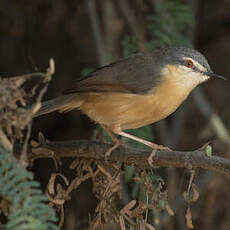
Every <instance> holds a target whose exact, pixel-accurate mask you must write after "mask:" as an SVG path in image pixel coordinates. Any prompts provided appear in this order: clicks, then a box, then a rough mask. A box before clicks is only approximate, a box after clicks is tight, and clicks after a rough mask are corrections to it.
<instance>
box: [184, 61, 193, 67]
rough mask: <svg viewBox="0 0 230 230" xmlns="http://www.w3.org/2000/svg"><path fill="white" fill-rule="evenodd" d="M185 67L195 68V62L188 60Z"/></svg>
mask: <svg viewBox="0 0 230 230" xmlns="http://www.w3.org/2000/svg"><path fill="white" fill-rule="evenodd" d="M184 65H185V66H186V67H188V68H193V62H192V61H191V60H186V61H185V63H184Z"/></svg>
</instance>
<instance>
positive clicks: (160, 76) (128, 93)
mask: <svg viewBox="0 0 230 230" xmlns="http://www.w3.org/2000/svg"><path fill="white" fill-rule="evenodd" d="M213 77H216V78H220V79H224V80H226V78H224V77H222V76H220V75H217V74H215V73H213V72H212V70H211V68H210V66H209V64H208V61H207V60H206V58H205V57H204V56H203V55H202V54H201V53H199V52H198V51H196V50H194V49H191V48H185V47H170V48H161V49H155V50H153V51H152V52H149V53H137V54H134V55H132V56H129V57H128V58H125V59H121V60H119V61H117V62H115V63H112V64H110V65H107V66H103V67H101V68H99V69H97V70H96V71H94V72H92V73H90V74H89V75H88V76H87V77H86V78H84V79H83V80H80V81H78V82H76V84H75V85H74V86H73V88H71V89H68V90H66V91H65V92H64V94H63V95H62V96H59V97H57V98H55V99H52V100H49V101H46V102H44V103H42V106H41V108H40V110H39V111H38V113H37V114H35V117H37V116H40V115H42V114H46V113H50V112H53V111H55V110H59V111H60V112H66V111H70V110H73V109H79V110H80V111H82V113H84V114H86V115H87V116H88V117H89V118H91V119H92V120H93V121H95V122H96V123H98V124H100V125H101V126H102V127H103V128H104V129H105V131H106V132H107V133H108V134H109V135H110V136H111V138H112V140H113V142H114V143H115V145H114V146H113V147H112V148H110V149H109V150H108V151H107V152H106V156H109V155H110V153H111V152H112V151H113V150H114V149H115V148H117V147H118V146H119V145H121V142H120V141H119V140H118V139H117V138H116V137H115V136H114V135H113V133H115V134H118V135H120V136H124V137H127V138H130V139H133V140H135V141H137V142H140V143H142V144H144V145H147V146H149V147H151V148H152V149H153V151H156V150H162V149H168V148H167V147H164V146H161V145H157V144H155V143H152V142H150V141H147V140H144V139H142V138H139V137H136V136H133V135H131V134H128V133H126V132H124V130H127V129H137V128H139V127H142V126H145V125H148V124H152V123H155V122H157V121H160V120H162V119H164V118H166V117H167V116H168V115H170V114H171V113H173V112H174V111H175V110H176V109H177V108H178V107H179V105H180V104H181V103H182V102H183V101H184V100H185V99H186V98H187V97H188V95H189V94H190V92H191V91H192V90H193V89H194V88H195V87H196V86H197V85H199V84H201V83H202V82H205V81H207V80H208V79H210V78H213Z"/></svg>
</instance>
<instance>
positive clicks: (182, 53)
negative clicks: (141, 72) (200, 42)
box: [160, 47, 226, 87]
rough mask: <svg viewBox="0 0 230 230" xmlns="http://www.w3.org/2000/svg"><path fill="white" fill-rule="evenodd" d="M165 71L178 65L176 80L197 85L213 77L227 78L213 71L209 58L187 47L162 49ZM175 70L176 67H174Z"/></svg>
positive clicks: (192, 85)
mask: <svg viewBox="0 0 230 230" xmlns="http://www.w3.org/2000/svg"><path fill="white" fill-rule="evenodd" d="M160 56H161V63H163V65H164V66H163V71H169V70H168V69H169V68H170V67H171V68H172V66H173V67H176V74H175V80H177V81H178V82H181V83H183V84H184V83H186V84H187V85H191V87H195V86H196V85H198V84H200V83H202V82H204V81H207V80H208V79H209V78H211V77H217V78H221V79H224V80H226V78H224V77H222V76H220V75H217V74H215V73H213V72H212V70H211V68H210V66H209V64H208V61H207V59H206V58H205V57H204V56H203V55H202V54H201V53H199V52H198V51H196V50H194V49H191V48H186V47H171V48H164V49H163V50H161V54H160ZM165 66H166V67H167V68H165ZM174 72H175V68H174Z"/></svg>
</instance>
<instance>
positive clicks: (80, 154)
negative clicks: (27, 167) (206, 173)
mask: <svg viewBox="0 0 230 230" xmlns="http://www.w3.org/2000/svg"><path fill="white" fill-rule="evenodd" d="M110 147H111V145H110V144H105V143H99V142H93V141H63V142H44V143H40V144H38V145H34V147H33V146H29V148H28V158H29V161H30V162H33V161H34V160H36V159H39V158H49V157H52V158H53V157H57V158H63V157H77V158H85V159H93V160H96V161H97V160H99V161H105V155H104V153H105V152H106V150H107V149H108V148H110ZM19 149H20V148H18V147H17V148H16V150H17V151H19ZM17 151H16V152H17ZM149 156H150V151H145V150H138V149H132V148H129V147H119V148H117V149H116V150H114V151H113V152H112V154H111V157H110V158H109V160H108V162H110V163H112V162H120V163H125V164H128V165H134V166H136V167H139V168H145V169H148V168H151V166H150V165H149V163H148V158H149ZM152 165H153V166H157V167H158V166H160V167H180V168H189V169H191V168H203V169H207V170H212V171H216V172H219V173H224V174H227V175H230V160H228V159H225V158H222V157H217V156H211V157H210V156H207V155H206V153H205V150H195V151H192V152H180V151H157V152H156V155H155V156H154V158H153V161H152Z"/></svg>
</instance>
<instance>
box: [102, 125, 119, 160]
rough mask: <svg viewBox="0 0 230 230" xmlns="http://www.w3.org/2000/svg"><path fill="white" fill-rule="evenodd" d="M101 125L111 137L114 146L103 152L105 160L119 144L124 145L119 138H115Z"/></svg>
mask: <svg viewBox="0 0 230 230" xmlns="http://www.w3.org/2000/svg"><path fill="white" fill-rule="evenodd" d="M101 126H102V127H103V129H104V130H105V132H106V133H107V134H108V135H109V136H110V137H111V139H112V141H113V142H114V146H112V147H111V148H109V149H108V150H107V151H106V152H105V160H107V159H108V157H110V155H111V153H112V151H113V150H115V149H116V148H118V147H119V146H121V145H124V143H123V142H121V141H120V140H119V139H117V137H116V136H115V135H114V134H113V133H112V132H111V131H110V129H109V128H107V127H106V126H105V125H101Z"/></svg>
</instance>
